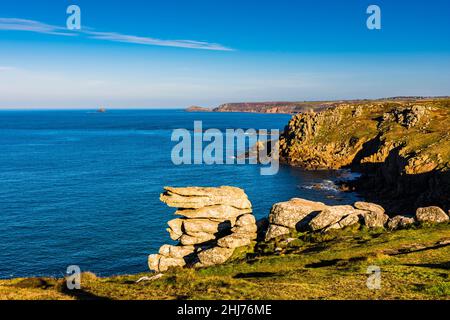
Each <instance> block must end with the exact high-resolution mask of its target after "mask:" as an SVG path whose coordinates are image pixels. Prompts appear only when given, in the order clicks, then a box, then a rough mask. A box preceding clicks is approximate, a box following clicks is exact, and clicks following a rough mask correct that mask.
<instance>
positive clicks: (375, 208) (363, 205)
mask: <svg viewBox="0 0 450 320" xmlns="http://www.w3.org/2000/svg"><path fill="white" fill-rule="evenodd" d="M354 207H355V208H356V209H360V210H366V211H371V212H378V213H384V208H383V207H382V206H380V205H378V204H376V203H370V202H363V201H357V202H355V204H354Z"/></svg>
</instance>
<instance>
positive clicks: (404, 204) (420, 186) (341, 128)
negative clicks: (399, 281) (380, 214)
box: [280, 99, 450, 213]
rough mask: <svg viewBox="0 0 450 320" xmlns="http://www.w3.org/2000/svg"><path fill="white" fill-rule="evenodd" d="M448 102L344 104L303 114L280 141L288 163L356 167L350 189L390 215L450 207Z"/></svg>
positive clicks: (328, 167) (286, 129)
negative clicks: (429, 207)
mask: <svg viewBox="0 0 450 320" xmlns="http://www.w3.org/2000/svg"><path fill="white" fill-rule="evenodd" d="M449 123H450V100H449V99H430V100H417V101H406V102H405V101H401V102H370V103H342V104H337V105H336V106H333V107H332V108H329V109H327V110H324V111H321V112H317V113H315V112H308V113H300V114H297V115H295V116H293V118H292V119H291V120H290V121H289V123H288V125H287V126H286V128H285V130H284V133H283V135H282V136H281V138H280V158H281V160H282V161H283V162H285V163H287V164H289V165H293V166H300V167H304V168H306V169H339V168H352V169H353V170H355V171H359V172H361V173H362V176H361V177H360V178H359V179H357V180H355V181H353V182H350V183H347V185H346V186H347V187H348V188H350V189H352V190H356V191H358V192H360V193H362V194H363V195H364V197H365V198H366V199H368V200H371V201H374V202H377V203H381V204H382V205H383V206H385V207H386V208H389V211H391V212H396V213H410V212H414V210H415V209H416V208H418V207H420V206H428V205H437V206H440V207H442V208H444V209H445V210H448V209H449V208H450V196H449V195H450V131H449Z"/></svg>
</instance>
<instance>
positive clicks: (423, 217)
mask: <svg viewBox="0 0 450 320" xmlns="http://www.w3.org/2000/svg"><path fill="white" fill-rule="evenodd" d="M416 220H417V221H418V222H427V223H441V222H446V221H448V220H449V217H448V215H447V214H446V213H445V212H444V210H442V209H441V208H439V207H434V206H432V207H425V208H418V209H417V210H416Z"/></svg>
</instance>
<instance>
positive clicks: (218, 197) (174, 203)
mask: <svg viewBox="0 0 450 320" xmlns="http://www.w3.org/2000/svg"><path fill="white" fill-rule="evenodd" d="M164 189H165V192H164V193H163V194H161V196H160V199H161V201H162V202H164V203H165V204H167V205H168V206H170V207H177V208H186V209H196V208H202V207H206V206H213V205H228V206H232V207H235V208H238V209H250V208H251V207H252V205H251V203H250V201H249V200H248V198H247V195H246V194H245V192H244V190H242V189H240V188H236V187H229V186H222V187H218V188H210V187H186V188H173V187H164Z"/></svg>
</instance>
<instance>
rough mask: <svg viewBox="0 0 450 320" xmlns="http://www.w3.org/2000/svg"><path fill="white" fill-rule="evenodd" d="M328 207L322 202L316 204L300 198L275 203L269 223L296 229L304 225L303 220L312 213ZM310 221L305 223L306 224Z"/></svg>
mask: <svg viewBox="0 0 450 320" xmlns="http://www.w3.org/2000/svg"><path fill="white" fill-rule="evenodd" d="M326 207H327V206H326V205H325V204H323V203H322V202H314V201H309V200H305V199H300V198H293V199H291V200H289V201H285V202H279V203H275V204H274V205H273V206H272V209H271V211H270V215H269V222H270V223H271V224H276V225H279V226H283V227H287V228H290V229H296V228H298V227H300V226H299V224H302V222H303V219H304V218H306V217H308V216H309V215H310V214H311V213H313V212H316V213H318V212H319V211H322V210H324V209H325V208H326ZM307 222H309V221H305V223H304V224H306V223H307Z"/></svg>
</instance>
